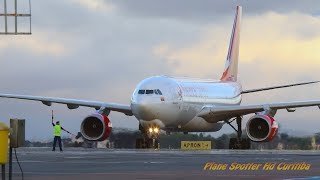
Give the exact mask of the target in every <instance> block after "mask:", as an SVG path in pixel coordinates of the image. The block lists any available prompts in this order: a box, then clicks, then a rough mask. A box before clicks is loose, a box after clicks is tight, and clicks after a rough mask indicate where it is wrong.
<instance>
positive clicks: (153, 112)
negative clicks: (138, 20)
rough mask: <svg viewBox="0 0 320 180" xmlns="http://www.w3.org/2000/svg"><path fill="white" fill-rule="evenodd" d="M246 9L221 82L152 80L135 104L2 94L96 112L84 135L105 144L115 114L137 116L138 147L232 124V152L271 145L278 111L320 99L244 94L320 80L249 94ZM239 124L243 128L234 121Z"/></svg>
mask: <svg viewBox="0 0 320 180" xmlns="http://www.w3.org/2000/svg"><path fill="white" fill-rule="evenodd" d="M241 16H242V7H241V6H237V8H236V14H235V19H234V23H233V29H232V34H231V38H230V45H229V50H228V54H227V58H226V64H225V69H224V72H223V74H222V76H221V78H220V79H219V80H210V79H191V78H175V77H170V76H152V77H149V78H146V79H144V80H142V81H141V82H140V83H139V84H138V85H137V86H136V88H135V90H134V92H133V94H132V97H131V103H130V104H129V105H126V104H117V103H108V102H98V101H87V100H78V99H66V98H54V97H42V96H30V95H15V94H0V97H3V98H14V99H23V100H33V101H40V102H42V103H43V104H44V105H47V106H51V104H52V103H60V104H66V105H67V107H68V108H69V109H76V108H78V107H80V106H84V107H91V108H95V109H96V111H95V112H94V113H93V114H90V115H89V116H87V117H85V118H84V120H83V121H82V123H81V125H80V131H81V133H82V135H83V137H84V138H85V139H87V140H89V141H103V140H105V139H107V138H108V137H109V135H110V133H111V131H112V124H111V121H110V119H109V118H108V115H109V114H110V112H111V111H116V112H120V113H123V114H125V115H127V116H135V117H136V118H137V120H138V121H139V130H140V131H141V133H142V134H143V136H144V137H143V138H141V139H137V141H136V144H137V147H141V148H148V147H154V146H155V145H154V144H157V143H155V142H157V139H158V137H159V134H160V130H162V131H165V132H168V133H170V132H184V133H188V132H216V131H219V130H220V129H221V128H222V127H223V125H225V124H227V125H230V126H231V127H232V128H233V129H234V130H235V132H236V134H237V137H236V138H231V139H230V142H229V148H230V149H249V148H250V143H251V141H255V142H269V141H271V140H272V139H273V138H274V137H275V136H276V135H277V132H278V127H279V126H278V122H277V121H276V120H275V118H274V116H275V115H276V112H277V110H281V109H284V110H287V111H288V112H294V111H295V109H296V108H300V107H310V106H318V107H319V108H320V101H299V102H281V103H271V104H253V105H241V100H242V96H243V95H245V94H249V93H255V92H260V91H267V90H272V89H278V88H287V87H293V86H300V85H306V84H313V83H319V82H320V81H312V82H304V83H296V84H288V85H281V86H274V87H267V88H259V89H251V90H243V89H242V86H241V84H240V83H239V82H238V81H237V76H238V56H239V44H240V25H241ZM248 114H253V116H252V117H251V118H250V119H249V120H248V122H247V124H246V132H247V136H248V138H243V137H242V117H243V116H244V115H248ZM234 121H235V122H236V125H237V127H235V126H233V125H232V124H231V123H232V122H234Z"/></svg>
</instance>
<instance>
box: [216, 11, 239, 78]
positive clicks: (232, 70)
mask: <svg viewBox="0 0 320 180" xmlns="http://www.w3.org/2000/svg"><path fill="white" fill-rule="evenodd" d="M241 16H242V7H241V6H237V11H236V15H235V18H234V23H233V29H232V34H231V38H230V44H229V50H228V55H227V60H226V65H225V69H224V72H223V74H222V77H221V81H237V76H238V56H239V44H240V26H241Z"/></svg>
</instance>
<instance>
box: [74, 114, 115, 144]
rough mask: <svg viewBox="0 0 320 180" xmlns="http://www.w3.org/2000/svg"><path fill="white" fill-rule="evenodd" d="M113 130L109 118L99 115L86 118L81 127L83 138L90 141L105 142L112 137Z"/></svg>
mask: <svg viewBox="0 0 320 180" xmlns="http://www.w3.org/2000/svg"><path fill="white" fill-rule="evenodd" d="M111 130H112V124H111V122H110V120H109V118H108V117H107V116H106V115H103V114H99V113H95V114H91V115H89V116H88V117H86V118H85V119H84V120H83V121H82V123H81V127H80V131H81V134H82V136H83V137H84V138H85V139H86V140H89V141H103V140H105V139H107V138H108V137H109V136H110V133H111Z"/></svg>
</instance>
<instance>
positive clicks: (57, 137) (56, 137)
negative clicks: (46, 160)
mask: <svg viewBox="0 0 320 180" xmlns="http://www.w3.org/2000/svg"><path fill="white" fill-rule="evenodd" d="M57 141H58V143H59V147H60V151H62V145H61V137H60V136H55V137H54V140H53V149H52V150H53V151H55V150H56V143H57Z"/></svg>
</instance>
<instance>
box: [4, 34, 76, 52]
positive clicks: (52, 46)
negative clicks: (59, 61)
mask: <svg viewBox="0 0 320 180" xmlns="http://www.w3.org/2000/svg"><path fill="white" fill-rule="evenodd" d="M50 36H52V34H50V33H47V32H39V33H38V35H37V36H28V35H24V36H4V37H3V38H2V40H1V42H0V53H1V52H2V53H3V52H4V51H5V50H6V49H17V50H20V51H24V52H26V53H33V54H35V55H53V56H62V55H65V54H67V53H68V50H70V49H69V48H68V47H66V46H65V44H63V43H62V42H58V41H55V40H52V39H50V38H48V37H50Z"/></svg>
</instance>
